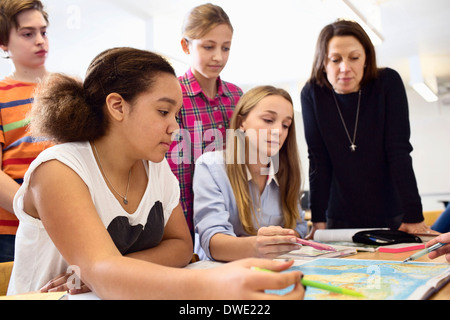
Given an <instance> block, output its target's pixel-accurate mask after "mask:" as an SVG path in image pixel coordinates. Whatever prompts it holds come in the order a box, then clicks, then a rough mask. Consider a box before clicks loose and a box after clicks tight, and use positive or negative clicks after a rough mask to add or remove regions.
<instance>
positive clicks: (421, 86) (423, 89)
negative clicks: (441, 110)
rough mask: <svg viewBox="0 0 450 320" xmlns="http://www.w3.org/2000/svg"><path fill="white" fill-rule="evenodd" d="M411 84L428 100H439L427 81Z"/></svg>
mask: <svg viewBox="0 0 450 320" xmlns="http://www.w3.org/2000/svg"><path fill="white" fill-rule="evenodd" d="M411 86H412V87H413V89H414V90H416V92H417V93H418V94H420V95H421V96H422V98H424V99H425V101H427V102H436V101H438V97H437V96H436V94H435V93H434V92H433V90H431V89H430V87H428V86H427V85H426V84H425V82H417V83H412V84H411Z"/></svg>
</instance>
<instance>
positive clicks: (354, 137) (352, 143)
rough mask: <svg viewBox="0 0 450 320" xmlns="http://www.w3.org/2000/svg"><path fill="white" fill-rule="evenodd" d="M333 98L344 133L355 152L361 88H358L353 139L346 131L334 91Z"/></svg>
mask: <svg viewBox="0 0 450 320" xmlns="http://www.w3.org/2000/svg"><path fill="white" fill-rule="evenodd" d="M333 98H334V102H336V107H337V110H338V112H339V116H340V117H341V121H342V124H343V125H344V129H345V133H346V134H347V138H348V141H349V142H350V143H351V145H350V149H351V150H352V152H355V151H356V148H357V145H356V144H355V142H356V133H357V131H358V122H359V109H360V106H361V90H359V97H358V108H357V109H356V120H355V131H354V132H353V140H352V138H351V137H350V133H349V132H348V129H347V126H346V125H345V121H344V117H343V116H342V112H341V109H340V108H339V104H338V101H337V99H336V95H335V93H334V91H333Z"/></svg>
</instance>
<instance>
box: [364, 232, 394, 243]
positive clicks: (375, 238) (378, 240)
mask: <svg viewBox="0 0 450 320" xmlns="http://www.w3.org/2000/svg"><path fill="white" fill-rule="evenodd" d="M368 237H369V239H370V240H372V241H374V242H376V243H382V244H388V243H392V242H394V241H393V240H391V239H386V238H383V237H380V236H378V235H372V234H368Z"/></svg>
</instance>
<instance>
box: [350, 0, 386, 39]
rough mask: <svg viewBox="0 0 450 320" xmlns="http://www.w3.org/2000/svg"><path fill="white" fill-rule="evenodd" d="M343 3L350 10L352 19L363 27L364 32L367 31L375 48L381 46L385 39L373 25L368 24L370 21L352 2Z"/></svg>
mask: <svg viewBox="0 0 450 320" xmlns="http://www.w3.org/2000/svg"><path fill="white" fill-rule="evenodd" d="M342 2H343V3H344V4H345V6H346V7H347V8H348V9H350V15H351V16H352V18H353V19H354V20H355V21H356V22H358V23H359V24H360V25H361V27H362V28H363V29H364V31H366V33H367V35H368V36H369V38H370V40H371V41H372V44H373V45H374V46H378V45H381V44H382V43H383V42H384V38H383V36H382V35H381V34H380V33H379V32H378V31H377V30H376V29H375V28H374V27H373V26H372V25H371V24H369V23H368V19H366V17H364V15H363V14H362V13H361V12H360V11H359V10H358V9H357V8H356V7H355V6H354V5H353V4H352V3H351V2H350V0H342Z"/></svg>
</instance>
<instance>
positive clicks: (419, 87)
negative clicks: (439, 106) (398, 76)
mask: <svg viewBox="0 0 450 320" xmlns="http://www.w3.org/2000/svg"><path fill="white" fill-rule="evenodd" d="M409 66H410V76H409V84H410V85H411V87H413V89H414V90H415V91H416V92H417V93H418V94H420V96H422V98H424V99H425V101H427V102H435V101H438V97H437V95H436V94H435V93H434V91H433V90H431V88H430V86H429V85H427V84H426V83H425V81H424V79H423V75H422V67H421V63H420V57H419V56H418V55H415V56H412V57H410V58H409Z"/></svg>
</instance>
